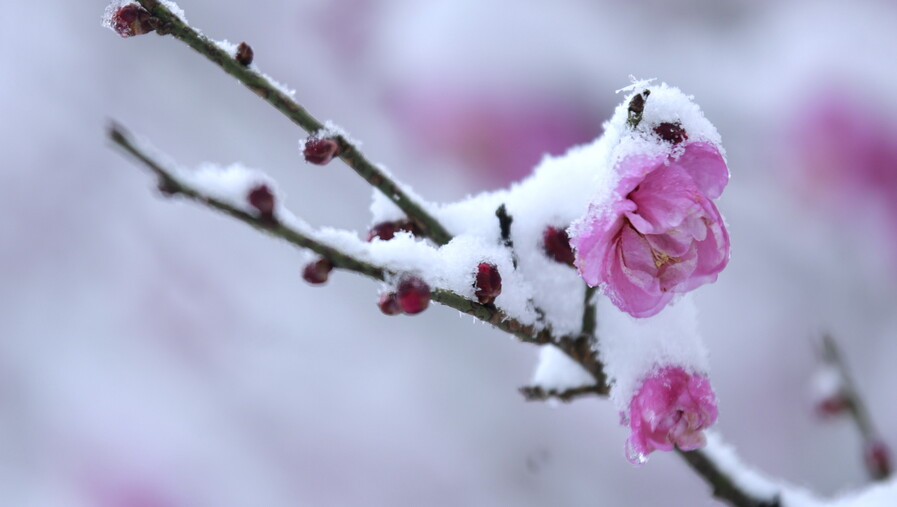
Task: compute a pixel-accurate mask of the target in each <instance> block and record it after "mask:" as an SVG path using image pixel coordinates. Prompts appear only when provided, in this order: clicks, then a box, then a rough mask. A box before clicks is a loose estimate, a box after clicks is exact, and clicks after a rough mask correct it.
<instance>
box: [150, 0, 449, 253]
mask: <svg viewBox="0 0 897 507" xmlns="http://www.w3.org/2000/svg"><path fill="white" fill-rule="evenodd" d="M138 1H139V2H140V4H141V5H142V6H143V7H144V8H145V9H146V10H148V11H149V12H150V13H151V14H152V15H153V16H154V17H156V18H158V19H159V22H160V24H159V28H158V30H157V31H158V32H159V33H160V34H170V35H172V36H174V37H175V38H176V39H178V40H180V41H182V42H184V43H185V44H187V45H188V46H190V47H191V48H193V49H195V50H196V51H197V52H198V53H200V54H201V55H203V56H205V57H206V58H208V59H209V60H211V61H212V62H213V63H215V64H216V65H218V66H219V67H221V69H222V70H224V71H225V72H227V73H228V74H230V75H231V76H233V77H235V78H236V79H237V80H238V81H240V82H241V83H243V84H244V85H246V87H247V88H249V89H250V90H252V91H253V92H255V94H256V95H258V96H259V97H261V98H263V99H265V101H266V102H268V103H269V104H271V105H272V106H274V108H275V109H277V110H278V111H280V112H281V113H283V115H284V116H286V117H287V118H289V119H290V120H291V121H292V122H293V123H295V124H296V125H299V127H301V128H302V129H303V130H305V131H306V132H307V133H309V134H311V135H314V134H316V133H318V132H319V131H321V130H322V129H324V127H325V126H324V124H323V123H321V122H320V121H318V119H317V118H315V117H314V116H312V115H311V114H310V113H309V112H308V111H306V110H305V108H304V107H302V106H301V105H299V104H298V103H297V102H296V101H295V100H293V98H292V97H290V96H289V95H288V94H287V93H284V91H283V90H282V89H281V87H280V86H279V85H278V84H276V83H274V82H272V81H271V80H270V79H269V78H267V77H266V76H264V75H262V74H260V73H258V72H256V71H255V70H253V69H251V68H249V67H246V66H244V65H243V64H241V63H240V62H238V61H237V60H236V58H234V56H232V55H231V54H230V53H228V52H227V51H225V50H223V49H222V48H221V47H219V46H218V44H216V43H215V41H213V40H211V39H209V38H208V37H206V36H205V35H203V34H201V33H199V32H198V31H197V30H196V29H194V28H193V27H191V26H190V25H188V24H186V23H184V21H183V20H181V18H180V17H178V16H177V15H175V14H174V13H172V12H171V11H170V10H169V9H168V8H167V7H166V6H165V5H164V4H162V3H160V2H159V1H158V0H138ZM334 140H335V141H336V142H337V144H338V145H339V157H340V158H341V159H342V160H343V162H345V163H346V165H348V166H349V167H351V168H352V169H353V170H354V171H355V172H356V173H358V175H359V176H361V177H362V178H364V180H365V181H367V182H368V183H369V184H370V185H371V186H373V187H375V188H376V189H378V190H379V191H380V192H382V193H383V194H384V195H385V196H386V197H387V198H389V200H391V201H392V202H393V203H395V205H396V206H398V207H399V208H400V209H401V210H402V211H404V212H405V214H406V215H408V218H409V219H410V220H412V221H413V222H414V223H415V224H416V225H417V226H418V227H419V228H420V230H421V233H422V234H423V235H425V236H427V237H428V238H430V239H432V240H433V241H434V242H436V243H437V244H439V245H444V244H446V243H448V242H449V241H451V239H452V235H451V234H449V232H448V231H447V230H446V229H445V228H444V227H443V226H442V224H441V223H439V221H438V220H437V219H436V218H435V217H433V216H432V215H431V214H430V213H429V212H427V211H426V210H425V209H424V208H423V206H422V205H421V204H420V203H418V202H416V201H415V200H414V199H412V198H411V196H409V195H408V194H407V193H406V192H405V191H404V190H403V189H402V188H401V187H400V186H399V185H398V184H397V183H396V182H395V181H393V180H392V178H390V177H389V176H388V175H387V174H386V173H385V172H384V171H382V170H381V169H380V168H378V167H377V166H376V165H374V164H373V163H371V162H370V161H369V160H368V159H367V158H365V157H364V155H362V153H361V152H360V151H359V150H358V148H357V147H355V145H353V144H352V143H351V142H349V141H348V140H347V139H345V138H344V137H342V136H337V137H336V138H335V139H334Z"/></svg>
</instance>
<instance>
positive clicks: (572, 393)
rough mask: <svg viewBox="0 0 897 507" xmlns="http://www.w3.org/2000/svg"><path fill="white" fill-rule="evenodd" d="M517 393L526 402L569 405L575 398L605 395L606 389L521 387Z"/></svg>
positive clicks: (593, 386) (598, 387)
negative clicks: (556, 402) (551, 402)
mask: <svg viewBox="0 0 897 507" xmlns="http://www.w3.org/2000/svg"><path fill="white" fill-rule="evenodd" d="M519 391H520V394H522V395H523V397H524V398H525V399H526V401H546V400H550V399H556V400H560V401H563V402H564V403H569V402H571V401H573V400H574V399H576V398H583V397H586V396H596V395H597V396H605V395H607V391H606V388H605V387H603V386H597V385H590V386H580V387H573V388H570V389H563V390H560V391H559V390H557V389H545V388H544V387H542V386H523V387H521V388H520V389H519Z"/></svg>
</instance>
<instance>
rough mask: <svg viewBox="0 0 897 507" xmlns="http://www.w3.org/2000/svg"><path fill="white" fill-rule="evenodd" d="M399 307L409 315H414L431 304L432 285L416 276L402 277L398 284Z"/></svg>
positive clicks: (397, 297)
mask: <svg viewBox="0 0 897 507" xmlns="http://www.w3.org/2000/svg"><path fill="white" fill-rule="evenodd" d="M396 299H397V300H398V302H399V307H400V308H401V309H402V311H403V312H405V313H407V314H408V315H414V314H416V313H420V312H422V311H424V310H426V309H427V306H429V305H430V286H429V285H427V283H426V282H424V281H423V280H421V279H420V278H418V277H416V276H408V277H404V278H402V280H400V281H399V284H398V286H396Z"/></svg>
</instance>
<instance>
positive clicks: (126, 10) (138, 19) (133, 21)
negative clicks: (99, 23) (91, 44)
mask: <svg viewBox="0 0 897 507" xmlns="http://www.w3.org/2000/svg"><path fill="white" fill-rule="evenodd" d="M107 12H108V11H107ZM106 24H107V25H108V26H109V27H111V28H112V29H113V30H115V33H117V34H119V35H120V36H122V37H133V36H135V35H142V34H145V33H149V32H152V31H153V30H155V29H156V28H158V26H159V20H158V18H155V17H153V15H152V14H150V13H149V11H147V10H146V9H144V8H143V7H141V6H139V5H137V4H128V5H125V6H122V7H121V8H119V9H118V10H116V11H115V12H114V13H112V15H111V16H110V17H109V18H108V19H107V20H106Z"/></svg>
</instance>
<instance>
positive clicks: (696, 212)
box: [571, 142, 729, 317]
mask: <svg viewBox="0 0 897 507" xmlns="http://www.w3.org/2000/svg"><path fill="white" fill-rule="evenodd" d="M615 170H616V171H617V173H618V174H619V175H621V179H620V182H619V183H618V185H617V188H616V191H615V192H614V198H613V200H612V202H610V203H609V205H607V204H604V203H602V204H601V205H598V204H593V205H592V207H591V208H590V209H589V213H588V214H587V215H586V216H585V217H584V218H583V219H581V221H580V224H581V225H580V227H579V230H578V231H577V232H576V234H574V235H573V237H572V238H571V244H572V245H573V247H574V248H575V249H576V266H577V267H578V268H579V272H580V275H582V277H583V279H584V280H585V281H586V282H587V283H588V284H589V285H592V286H595V285H599V284H601V285H602V286H603V289H604V293H605V294H607V296H608V297H609V298H610V299H611V301H613V303H614V304H615V305H616V306H617V307H618V308H620V309H621V310H623V311H624V312H626V313H628V314H630V315H632V316H633V317H650V316H652V315H656V314H657V313H659V312H660V311H661V310H662V309H663V307H664V306H666V305H667V303H669V302H670V301H671V300H672V298H673V295H674V294H676V293H683V292H688V291H690V290H693V289H695V288H697V287H699V286H701V285H704V284H705V283H711V282H714V281H716V278H717V275H718V274H719V272H720V271H722V269H723V268H724V267H725V266H726V264H727V263H728V261H729V234H728V232H726V227H725V224H724V223H723V219H722V217H721V216H720V213H719V211H718V210H717V209H716V206H715V205H714V204H713V199H716V198H717V197H719V196H720V194H722V191H723V188H724V187H725V186H726V183H727V182H728V180H729V170H728V168H727V167H726V163H725V161H724V160H723V157H722V155H721V154H720V152H719V150H718V149H717V148H716V147H715V146H714V145H712V144H709V143H705V142H693V143H689V144H687V145H685V149H684V152H683V153H682V154H681V155H680V156H679V157H678V158H674V157H672V156H671V155H666V156H664V155H661V156H646V155H630V156H627V157H625V158H623V159H622V160H620V161H619V162H618V163H617V165H616V167H615Z"/></svg>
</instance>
